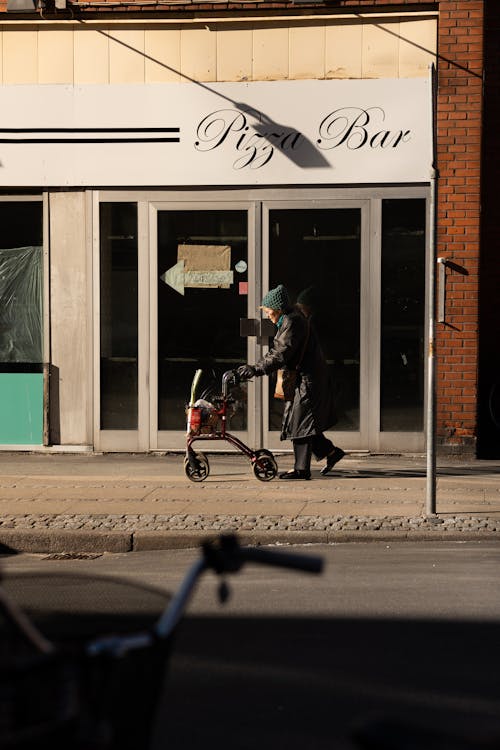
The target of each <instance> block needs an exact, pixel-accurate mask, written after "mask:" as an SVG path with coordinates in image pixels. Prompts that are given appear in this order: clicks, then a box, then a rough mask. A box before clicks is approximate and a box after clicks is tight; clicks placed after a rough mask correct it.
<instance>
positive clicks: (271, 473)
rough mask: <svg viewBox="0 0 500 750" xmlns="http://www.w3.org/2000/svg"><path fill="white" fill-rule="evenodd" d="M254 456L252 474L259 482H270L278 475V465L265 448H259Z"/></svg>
mask: <svg viewBox="0 0 500 750" xmlns="http://www.w3.org/2000/svg"><path fill="white" fill-rule="evenodd" d="M254 455H255V460H254V464H253V473H254V474H255V476H256V477H257V479H259V480H260V481H261V482H270V481H271V479H274V477H275V476H276V474H277V473H278V464H277V463H276V461H275V459H274V456H273V454H272V453H271V451H268V450H266V449H265V448H260V449H259V450H258V451H255V454H254Z"/></svg>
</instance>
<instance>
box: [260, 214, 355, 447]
mask: <svg viewBox="0 0 500 750" xmlns="http://www.w3.org/2000/svg"><path fill="white" fill-rule="evenodd" d="M303 205H304V204H303ZM365 209H366V205H364V204H362V203H359V202H357V203H355V202H350V201H345V202H343V203H342V207H340V206H339V207H337V206H335V205H332V204H327V203H326V202H325V203H324V202H321V203H319V202H315V205H314V207H302V206H301V207H298V208H295V207H293V208H292V207H290V206H289V205H285V206H283V205H281V206H280V205H279V204H268V205H267V206H266V211H265V214H264V216H265V227H264V237H266V238H267V248H266V250H267V253H266V254H265V258H266V259H267V263H265V273H264V278H265V288H266V289H267V288H272V287H273V286H276V285H277V284H279V283H282V284H284V285H285V286H286V287H287V288H288V291H289V293H290V296H291V298H292V302H295V301H296V300H297V298H298V297H299V295H301V293H305V294H306V295H307V296H308V298H309V301H310V304H311V306H312V307H313V318H312V320H313V324H314V326H315V329H316V331H317V334H318V336H319V339H320V342H321V346H322V348H323V352H324V354H325V357H326V359H327V361H328V365H329V369H330V373H331V379H332V384H333V388H334V392H335V400H336V406H337V412H338V423H337V425H336V426H335V433H336V436H335V441H336V442H338V443H339V444H342V445H343V446H344V447H353V448H354V447H356V448H359V447H360V446H361V445H363V443H364V442H365V440H366V415H367V393H368V389H367V388H366V387H363V384H364V385H365V386H366V367H367V362H366V357H365V358H364V359H363V355H364V354H365V353H366V351H367V341H366V336H367V316H368V310H367V304H366V303H368V304H369V301H368V300H367V298H366V296H364V299H363V300H362V289H363V285H364V284H365V283H366V281H365V279H364V276H365V275H366V273H367V268H366V261H365V256H366V253H367V249H366V244H367V243H366V241H365V229H364V223H365V224H366V223H367V221H366V222H364V219H363V218H362V217H363V213H364V211H365ZM364 218H365V219H366V216H365V217H364ZM362 302H363V304H362ZM273 388H274V380H273V379H270V381H269V384H268V388H267V389H266V392H265V394H264V413H265V425H264V430H265V432H267V436H268V443H269V445H270V446H272V447H273V448H275V449H276V448H284V449H287V448H289V447H290V444H289V443H282V442H280V439H279V435H280V426H281V418H282V413H283V404H282V402H280V401H276V400H275V399H274V398H273ZM339 433H342V436H341V437H340V436H339Z"/></svg>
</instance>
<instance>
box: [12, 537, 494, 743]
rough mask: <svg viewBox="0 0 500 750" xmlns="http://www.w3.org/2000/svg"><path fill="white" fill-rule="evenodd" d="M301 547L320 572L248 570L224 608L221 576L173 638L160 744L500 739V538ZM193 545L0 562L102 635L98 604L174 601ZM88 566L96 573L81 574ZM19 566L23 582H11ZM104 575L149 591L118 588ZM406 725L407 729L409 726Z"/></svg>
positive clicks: (135, 607)
mask: <svg viewBox="0 0 500 750" xmlns="http://www.w3.org/2000/svg"><path fill="white" fill-rule="evenodd" d="M285 549H289V548H285ZM297 549H299V550H300V551H303V552H304V553H307V552H308V551H309V552H311V553H313V554H321V555H323V556H324V557H325V561H326V569H325V572H324V574H323V575H322V576H312V575H307V574H304V573H292V572H289V571H282V570H279V569H269V568H259V567H256V566H248V567H247V568H246V569H245V570H244V571H243V572H242V573H241V574H240V575H238V576H236V577H234V578H233V579H232V581H231V585H232V590H233V595H232V598H231V600H230V601H229V602H228V603H227V604H226V605H225V606H224V607H221V606H220V605H219V604H218V603H217V601H216V585H215V580H214V578H213V576H212V575H211V574H208V576H207V577H206V579H205V580H204V582H203V583H202V584H201V585H200V588H199V590H198V592H197V595H196V597H195V599H194V601H193V602H192V605H191V606H190V609H189V616H188V617H187V618H186V620H185V621H184V623H183V625H182V628H181V629H180V631H179V634H178V638H177V640H176V643H175V650H174V655H173V657H172V660H171V670H170V674H169V678H168V680H167V684H166V689H165V691H164V693H163V695H162V699H161V706H160V712H159V719H158V722H157V726H156V732H155V740H154V743H153V744H154V747H155V750H160V748H165V747H169V748H182V750H185V749H186V748H189V749H191V748H193V749H194V748H200V747H202V746H204V747H216V746H218V745H221V744H222V745H227V746H230V747H235V748H255V747H263V748H287V749H288V748H314V749H315V748H340V749H342V750H344V749H345V750H352V748H372V747H373V748H375V747H377V746H380V747H384V748H391V747H393V748H395V749H398V748H401V749H402V748H410V747H412V748H420V747H422V748H424V747H425V748H426V750H427V748H431V749H432V748H433V747H434V746H435V747H436V748H437V747H438V746H439V747H441V748H443V747H445V744H446V743H444V744H443V742H442V740H441V737H440V736H439V733H440V732H441V731H442V732H445V733H446V734H447V735H449V734H451V735H452V736H453V739H452V740H451V742H448V744H447V745H446V747H451V748H456V749H457V750H461V749H462V748H464V749H465V748H472V747H478V748H479V747H480V746H481V747H483V746H484V744H483V743H486V746H487V747H488V746H489V744H490V742H491V743H492V746H493V745H494V746H495V747H498V746H499V742H500V680H499V677H498V675H499V674H500V638H499V636H498V633H499V623H500V582H499V577H498V570H499V569H500V567H499V566H500V543H498V542H465V543H453V542H435V543H431V542H429V543H424V542H420V543H411V542H405V543H389V542H384V543H371V544H346V545H334V546H310V547H301V548H297ZM195 556H196V552H195V550H172V551H157V552H143V553H139V552H138V553H132V554H131V553H128V554H123V555H120V554H115V555H103V556H101V557H97V558H95V559H57V558H58V556H57V555H56V556H54V557H53V558H52V559H51V558H50V556H43V555H18V556H13V557H4V558H2V559H1V560H0V564H1V566H2V569H3V572H4V574H5V576H6V579H7V585H8V586H9V587H10V589H11V590H12V591H15V592H16V594H17V595H18V598H20V599H23V597H24V600H25V601H24V602H23V604H28V603H29V602H33V601H35V600H38V605H39V606H43V607H50V601H51V599H52V600H53V601H54V602H56V606H55V608H56V609H58V610H59V618H58V622H59V625H57V623H56V624H54V622H53V621H50V620H49V621H48V625H47V622H46V623H45V624H46V625H47V627H48V629H49V630H50V629H51V628H54V627H55V630H56V631H57V627H60V622H61V621H62V619H63V618H64V617H66V618H68V616H69V621H70V622H71V628H72V629H74V630H75V631H76V630H80V631H81V630H82V629H83V631H85V630H86V629H87V628H88V629H89V632H91V630H92V627H94V625H93V624H92V623H93V622H94V623H95V618H96V616H97V614H98V613H99V611H108V612H109V611H111V612H113V613H114V616H115V619H116V622H118V621H120V622H121V624H122V626H126V627H130V626H132V627H137V626H138V625H139V624H144V622H145V621H146V620H147V619H150V618H151V617H154V616H156V612H157V611H158V610H159V608H160V607H161V606H162V604H163V595H162V594H158V592H157V589H162V590H175V589H176V588H177V586H178V584H179V582H180V580H181V577H182V575H183V572H184V571H185V570H186V569H187V567H188V565H189V564H190V563H191V562H192V561H193V560H194V559H195ZM38 573H44V574H50V576H51V583H50V585H49V586H47V585H46V584H47V579H45V585H41V580H40V579H35V578H34V577H33V576H34V575H35V574H38ZM76 574H78V575H79V576H91V577H92V578H91V579H85V578H81V579H80V583H79V585H75V578H74V575H76ZM19 575H22V576H23V577H24V578H22V579H19V580H24V583H22V585H21V583H20V582H19V580H18V581H17V583H16V582H15V580H14V576H19ZM65 575H71V580H70V582H66V583H64V576H65ZM61 576H63V577H61ZM94 576H112V577H113V578H114V579H117V578H118V579H120V580H122V581H123V580H124V579H126V580H127V581H129V582H133V583H134V584H141V585H146V586H147V587H148V591H142V590H141V589H139V588H138V587H137V585H134V587H129V586H127V587H125V586H123V585H122V586H118V585H117V586H116V587H115V589H114V590H113V589H111V590H107V589H106V587H105V586H104V584H103V583H102V582H101V583H99V582H97V583H96V582H95V580H94ZM11 577H13V578H11ZM9 581H10V583H9ZM42 581H43V579H42ZM88 581H90V583H88ZM23 592H24V594H23ZM105 592H106V593H105ZM71 611H73V613H74V612H75V611H76V612H80V613H81V614H83V613H84V612H87V613H88V612H90V613H91V615H90V616H89V617H87V618H86V617H85V616H79V617H78V618H75V617H74V616H72V615H71ZM67 622H68V619H66V623H67ZM77 622H78V625H77V624H76V623H77ZM66 627H67V625H66ZM54 632H55V631H54ZM401 722H403V723H404V725H405V726H408V725H410V726H411V730H408V729H406V728H405V729H403V730H401V729H400V728H399V723H401ZM387 725H389V727H390V728H389V729H387ZM429 729H430V730H431V735H430V736H429V735H427V731H428V730H429ZM419 731H423V732H425V734H424V736H423V737H422V738H420V736H419V734H418V732H419ZM379 733H382V744H381V745H380V744H378V743H379V740H380V738H379V737H378V734H379ZM410 738H411V740H412V741H411V742H410V741H409V740H410Z"/></svg>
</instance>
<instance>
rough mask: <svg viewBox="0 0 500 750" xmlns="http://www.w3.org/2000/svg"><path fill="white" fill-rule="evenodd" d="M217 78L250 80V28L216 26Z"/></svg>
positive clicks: (221, 79)
mask: <svg viewBox="0 0 500 750" xmlns="http://www.w3.org/2000/svg"><path fill="white" fill-rule="evenodd" d="M217 80H218V81H251V80H252V30H251V29H240V28H238V29H234V28H228V26H227V24H220V25H219V26H218V28H217Z"/></svg>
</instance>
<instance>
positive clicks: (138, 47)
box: [109, 29, 144, 83]
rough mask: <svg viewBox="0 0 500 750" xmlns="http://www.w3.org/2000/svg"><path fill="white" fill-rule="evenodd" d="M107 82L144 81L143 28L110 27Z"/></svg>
mask: <svg viewBox="0 0 500 750" xmlns="http://www.w3.org/2000/svg"><path fill="white" fill-rule="evenodd" d="M109 82H110V83H144V29H110V31H109Z"/></svg>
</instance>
